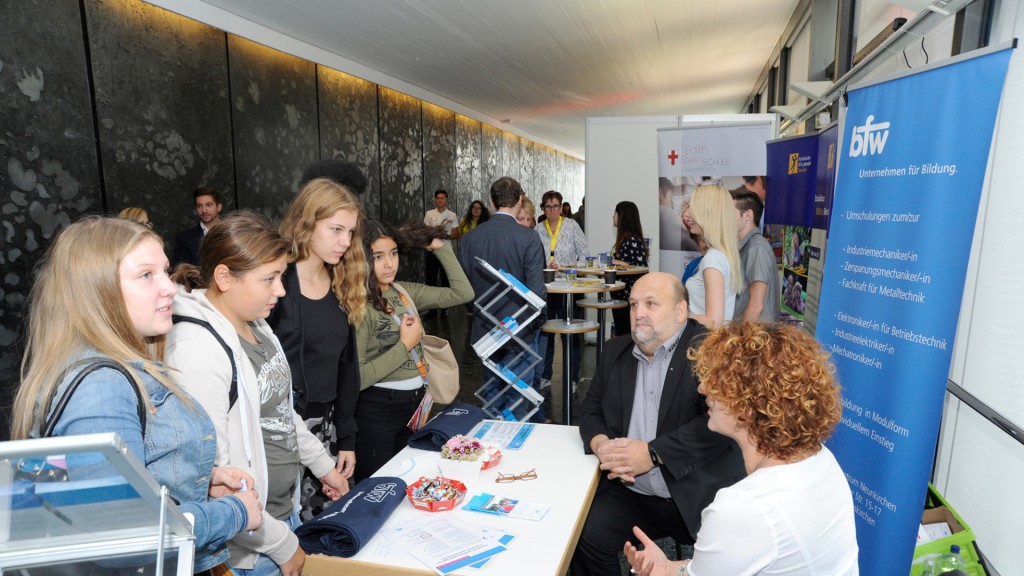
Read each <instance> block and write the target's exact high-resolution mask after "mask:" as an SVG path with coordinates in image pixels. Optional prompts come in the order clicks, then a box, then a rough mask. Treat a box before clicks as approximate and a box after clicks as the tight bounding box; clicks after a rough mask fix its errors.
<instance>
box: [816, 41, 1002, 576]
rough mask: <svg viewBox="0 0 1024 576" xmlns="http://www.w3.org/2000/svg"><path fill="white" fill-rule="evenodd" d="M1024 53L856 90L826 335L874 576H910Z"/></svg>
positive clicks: (834, 227) (840, 182)
mask: <svg viewBox="0 0 1024 576" xmlns="http://www.w3.org/2000/svg"><path fill="white" fill-rule="evenodd" d="M1010 52H1011V51H1010V50H1002V51H998V52H989V53H986V54H984V55H981V56H976V57H973V58H962V59H961V58H957V59H953V60H951V61H950V63H948V64H945V65H942V66H940V67H936V68H931V69H928V70H925V71H923V72H919V73H914V74H911V75H907V76H903V77H899V78H896V79H893V80H889V81H886V82H883V83H879V84H874V85H871V86H867V87H864V88H861V89H857V90H852V91H850V93H849V109H848V113H847V115H846V130H845V132H844V136H843V143H842V148H841V151H840V155H841V156H840V158H841V159H840V161H839V174H838V178H837V183H836V194H835V199H834V205H833V212H832V222H831V233H830V236H829V242H828V254H827V257H826V260H825V272H824V280H823V287H822V295H821V306H820V309H819V315H818V325H817V337H818V339H819V340H820V341H821V343H822V345H823V347H824V348H825V349H826V350H828V351H830V352H831V354H832V359H833V361H834V362H835V364H836V367H837V370H838V373H839V381H840V383H841V384H842V386H843V405H844V409H843V417H842V421H841V422H840V424H839V426H837V428H836V432H835V435H834V436H833V438H832V439H831V440H830V441H829V446H830V448H831V449H832V451H833V452H834V453H835V455H836V457H837V458H838V460H839V462H840V464H841V465H842V468H843V471H844V472H845V473H846V476H847V480H848V481H849V482H850V488H851V490H852V492H853V498H854V506H855V510H856V514H857V540H858V544H859V546H860V550H861V555H860V573H861V574H871V575H888V574H902V575H905V574H908V573H909V570H910V564H911V559H912V555H913V549H914V546H915V543H916V535H917V527H918V524H919V523H920V521H921V511H922V508H923V505H924V498H925V491H926V488H927V483H928V480H929V474H930V472H931V464H932V460H933V456H934V452H935V443H936V438H937V435H938V427H939V420H940V417H941V410H942V404H943V396H944V393H945V385H946V379H947V376H948V372H949V363H950V358H951V355H952V349H953V338H954V336H955V333H956V322H957V316H958V313H959V309H960V301H961V298H962V293H963V287H964V277H965V274H966V269H967V258H968V255H969V253H970V248H971V239H972V236H973V233H974V222H975V219H976V216H977V210H978V200H979V197H980V193H981V187H982V183H983V180H984V177H985V168H986V163H987V161H988V154H989V148H990V145H991V141H992V130H993V125H994V123H995V117H996V112H997V109H998V106H999V99H1000V94H1001V92H1002V87H1003V81H1004V79H1005V76H1006V68H1007V64H1008V62H1009V57H1010ZM939 95H941V97H940V96H939Z"/></svg>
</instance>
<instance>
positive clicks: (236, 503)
mask: <svg viewBox="0 0 1024 576" xmlns="http://www.w3.org/2000/svg"><path fill="white" fill-rule="evenodd" d="M89 356H99V354H98V353H94V354H91V355H83V356H82V357H89ZM131 365H132V367H133V368H135V369H136V370H138V371H139V373H140V374H141V375H142V379H143V381H144V382H145V384H146V392H147V393H148V396H149V401H150V403H151V404H152V407H151V409H150V410H149V411H148V412H147V413H146V416H147V417H146V432H145V437H143V435H142V426H141V423H140V422H139V414H138V409H137V406H138V399H137V396H136V395H135V392H134V391H133V390H132V388H131V387H132V386H134V384H133V383H132V382H129V381H128V380H126V379H125V377H124V375H123V374H121V373H120V372H118V371H117V370H114V369H112V368H101V369H99V370H96V371H95V372H93V373H92V374H89V375H88V376H86V377H85V379H84V380H83V381H82V382H81V384H80V385H79V387H78V390H77V391H76V392H75V393H74V395H73V396H72V397H71V399H70V400H69V401H68V403H67V407H66V408H65V410H64V413H63V415H62V416H61V419H60V421H59V422H58V424H57V426H56V428H55V429H54V436H69V435H77V434H96V433H101V432H116V433H117V434H118V435H119V436H120V437H121V438H122V439H123V440H124V442H125V445H126V446H127V447H128V449H129V450H131V451H132V453H133V454H134V455H135V457H136V458H138V459H139V461H140V462H143V463H144V464H145V465H146V469H147V470H149V473H150V474H152V475H153V478H155V479H156V481H157V482H158V483H159V484H161V485H163V486H166V487H167V490H168V491H169V493H170V495H171V497H173V498H174V499H175V500H176V501H177V502H178V503H179V505H178V508H179V510H181V511H182V512H184V513H188V514H191V515H192V517H193V518H194V525H193V533H194V535H195V547H196V554H195V568H194V569H195V571H201V570H207V569H209V568H212V567H213V566H216V565H217V564H220V563H223V562H225V561H227V559H228V551H227V547H226V544H227V541H228V540H229V539H230V538H232V537H233V536H235V535H236V534H238V533H239V532H241V531H242V529H244V528H245V525H246V523H247V522H248V515H247V513H246V511H245V506H244V505H243V504H242V502H241V501H240V500H239V499H238V498H235V497H233V496H227V497H223V498H217V499H211V498H210V497H209V496H208V490H209V484H210V473H211V472H212V470H213V463H214V458H215V457H216V454H217V438H216V434H215V432H214V428H213V423H212V422H211V421H210V418H209V416H207V414H206V412H205V411H204V410H203V408H202V407H201V406H200V405H199V403H198V402H195V401H192V406H191V407H189V406H187V405H186V404H185V403H184V402H182V399H181V398H178V397H177V396H175V395H174V394H173V393H172V392H171V391H170V390H169V389H168V388H167V387H165V386H164V385H162V384H161V383H160V382H159V381H158V380H156V379H155V378H153V377H151V376H150V375H149V374H147V373H146V372H144V371H142V363H141V362H132V363H131ZM79 370H80V368H79V369H76V370H74V371H72V372H71V373H69V374H68V375H67V376H66V377H65V378H64V381H63V382H62V383H61V385H60V387H59V388H58V389H57V392H56V393H55V394H54V402H52V403H51V407H50V408H48V410H47V412H49V410H51V409H52V407H53V406H52V405H53V404H54V403H55V401H56V399H57V398H60V396H61V395H62V394H63V393H64V390H65V389H66V388H67V386H68V385H69V384H70V382H71V380H72V379H73V378H74V376H75V375H76V374H77V373H78V371H79ZM71 464H72V463H71V462H69V466H70V465H71ZM70 472H72V473H73V470H71V471H70Z"/></svg>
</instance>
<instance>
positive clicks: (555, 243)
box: [535, 190, 587, 389]
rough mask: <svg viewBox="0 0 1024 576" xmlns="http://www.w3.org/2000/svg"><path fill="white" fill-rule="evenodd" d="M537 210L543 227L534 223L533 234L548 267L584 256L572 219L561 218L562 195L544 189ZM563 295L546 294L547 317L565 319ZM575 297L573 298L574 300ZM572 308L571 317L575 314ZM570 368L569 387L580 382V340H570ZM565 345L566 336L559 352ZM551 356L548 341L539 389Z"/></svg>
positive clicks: (544, 385)
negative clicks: (546, 254) (570, 379)
mask: <svg viewBox="0 0 1024 576" xmlns="http://www.w3.org/2000/svg"><path fill="white" fill-rule="evenodd" d="M541 208H542V209H543V210H544V216H546V218H545V219H544V222H543V225H541V224H540V223H538V225H537V228H535V230H537V233H538V234H540V239H541V241H542V242H543V243H544V247H545V248H547V249H548V267H549V268H555V267H557V266H561V267H563V268H565V267H573V266H575V265H576V263H577V262H580V261H582V260H584V259H585V258H586V257H587V237H586V236H584V235H583V230H582V229H580V225H579V224H577V223H576V221H575V220H572V219H570V218H565V217H563V216H562V215H561V211H562V195H561V194H560V193H558V192H556V191H554V190H548V191H547V192H545V193H544V196H543V197H542V198H541ZM567 297H568V295H566V294H548V318H549V319H551V318H565V299H566V298H567ZM576 298H578V297H574V300H575V299H576ZM575 310H576V308H575V306H574V307H573V311H574V312H573V315H575ZM571 342H572V343H571V344H570V345H571V346H572V366H570V367H569V368H570V374H571V375H572V381H573V384H575V383H577V382H578V381H579V379H580V358H581V354H580V337H579V336H572V337H571ZM565 346H566V337H565V336H563V337H562V349H563V350H564V349H565ZM554 356H555V341H554V339H553V338H548V344H547V347H546V352H545V353H544V371H543V373H542V374H541V388H542V389H543V388H547V387H548V386H550V385H551V363H552V361H553V360H554Z"/></svg>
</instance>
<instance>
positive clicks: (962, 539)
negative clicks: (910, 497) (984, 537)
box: [910, 484, 988, 576]
mask: <svg viewBox="0 0 1024 576" xmlns="http://www.w3.org/2000/svg"><path fill="white" fill-rule="evenodd" d="M940 519H942V520H946V522H948V523H949V527H950V529H951V530H953V534H950V535H949V536H946V537H945V538H940V539H938V540H933V541H931V542H928V543H925V544H921V545H920V546H918V547H916V548H915V549H914V563H913V564H912V565H911V567H910V574H911V576H918V575H919V574H920V573H921V571H922V570H924V566H925V564H924V562H925V560H926V559H928V558H935V559H936V560H937V559H938V558H939V556H941V555H943V554H945V553H946V552H949V547H950V546H952V545H954V544H956V545H958V546H960V555H961V556H963V557H964V560H967V573H968V574H970V575H971V576H988V574H986V572H985V569H984V568H982V567H981V564H979V563H978V550H977V549H976V548H975V547H974V532H972V531H971V528H970V526H968V525H967V523H966V522H964V519H963V518H961V517H960V515H959V514H957V512H956V510H954V509H953V507H952V506H950V505H949V502H946V500H945V498H943V497H942V495H941V494H939V492H938V490H936V489H935V486H932V485H931V484H928V497H927V498H926V500H925V510H924V513H923V514H922V523H928V522H936V521H938V520H940Z"/></svg>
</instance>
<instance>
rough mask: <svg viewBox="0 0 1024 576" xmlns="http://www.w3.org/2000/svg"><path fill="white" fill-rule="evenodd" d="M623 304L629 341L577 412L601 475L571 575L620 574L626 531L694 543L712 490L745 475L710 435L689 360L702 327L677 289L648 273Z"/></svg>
mask: <svg viewBox="0 0 1024 576" xmlns="http://www.w3.org/2000/svg"><path fill="white" fill-rule="evenodd" d="M629 306H630V324H631V326H630V327H631V338H627V337H626V336H621V337H619V338H615V339H613V340H611V341H609V342H608V343H607V344H605V348H604V356H602V357H601V358H600V359H599V360H598V363H599V365H598V367H597V371H596V373H595V376H594V380H593V382H592V383H591V384H590V389H589V390H588V392H587V396H586V398H585V399H584V400H583V408H582V410H581V414H580V436H581V437H582V438H583V446H584V449H585V450H586V452H588V453H593V454H595V455H596V456H597V457H598V459H599V460H600V461H601V470H602V471H604V472H606V473H607V474H606V476H605V477H603V478H602V479H601V483H600V485H599V486H598V488H597V494H596V495H595V496H594V501H593V503H592V504H591V506H590V513H589V515H588V516H587V521H586V523H585V524H584V526H583V531H582V533H581V534H580V539H579V543H578V544H577V546H576V552H575V554H574V555H573V559H572V574H573V576H587V575H590V574H600V575H606V574H619V571H620V568H619V560H618V552H619V550H621V549H622V542H624V541H625V540H628V539H631V538H632V537H633V532H632V528H633V526H639V527H640V528H641V529H642V530H643V531H644V532H647V534H648V535H650V536H651V538H653V539H658V538H664V537H665V536H671V537H672V538H674V539H675V540H676V541H677V542H680V543H684V544H692V543H693V542H694V540H695V539H696V536H697V532H698V531H699V530H700V520H701V518H700V516H701V512H702V511H703V510H704V508H705V507H706V506H707V505H708V504H710V503H711V501H712V500H714V498H715V493H716V492H718V489H719V488H724V487H726V486H730V485H732V484H733V483H735V482H737V481H738V480H740V479H741V478H743V476H744V475H745V470H744V467H743V459H742V457H741V455H740V451H739V448H738V447H737V446H736V443H735V442H733V441H732V440H730V439H729V438H726V437H725V436H722V435H719V434H717V433H715V432H712V431H710V430H708V416H707V405H706V404H705V403H704V398H703V396H701V395H700V394H699V393H698V392H697V385H698V382H697V380H696V378H695V377H694V374H693V370H692V367H691V365H690V361H689V360H687V358H686V356H687V354H686V352H687V350H688V349H689V348H691V347H694V346H699V345H700V336H701V335H702V334H704V333H705V329H704V328H703V327H702V326H701V325H700V324H698V323H697V322H696V321H694V320H690V319H688V317H687V306H688V298H687V295H686V288H684V287H683V284H682V282H680V281H679V278H677V277H675V276H673V275H671V274H667V273H664V272H652V273H650V274H646V275H644V276H642V277H641V278H640V279H639V280H637V282H636V284H634V285H633V290H632V292H631V293H630V296H629ZM648 530H653V531H654V533H655V534H656V535H654V534H651V532H648Z"/></svg>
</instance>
